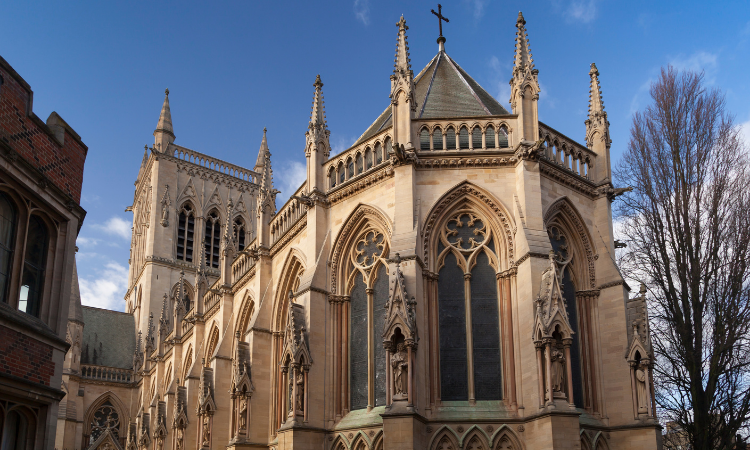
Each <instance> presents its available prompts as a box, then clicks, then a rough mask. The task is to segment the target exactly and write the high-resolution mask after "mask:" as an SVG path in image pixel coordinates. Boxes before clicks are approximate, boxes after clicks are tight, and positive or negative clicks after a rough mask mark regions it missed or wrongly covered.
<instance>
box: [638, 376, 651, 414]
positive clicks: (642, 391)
mask: <svg viewBox="0 0 750 450" xmlns="http://www.w3.org/2000/svg"><path fill="white" fill-rule="evenodd" d="M635 389H636V394H637V399H638V414H647V413H648V398H646V371H645V370H644V369H643V366H642V365H639V366H638V368H636V370H635Z"/></svg>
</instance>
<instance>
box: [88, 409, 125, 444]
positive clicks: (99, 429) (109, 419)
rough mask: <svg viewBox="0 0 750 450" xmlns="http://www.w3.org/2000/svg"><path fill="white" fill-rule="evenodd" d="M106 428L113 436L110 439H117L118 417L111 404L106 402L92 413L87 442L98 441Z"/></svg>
mask: <svg viewBox="0 0 750 450" xmlns="http://www.w3.org/2000/svg"><path fill="white" fill-rule="evenodd" d="M108 428H109V430H110V432H111V433H112V434H113V436H112V437H113V438H115V439H117V438H118V437H119V436H118V433H119V431H120V415H119V414H118V413H117V410H116V409H115V407H114V405H113V404H112V402H111V401H109V400H106V401H105V402H104V403H102V405H101V406H100V407H99V408H97V410H96V412H94V417H93V420H92V421H91V434H90V435H89V442H94V441H96V440H97V439H99V436H101V435H102V433H104V431H106V430H107V429H108Z"/></svg>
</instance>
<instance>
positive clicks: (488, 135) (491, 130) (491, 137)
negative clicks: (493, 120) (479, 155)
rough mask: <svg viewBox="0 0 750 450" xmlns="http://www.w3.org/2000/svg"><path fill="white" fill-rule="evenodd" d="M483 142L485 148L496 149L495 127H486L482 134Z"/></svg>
mask: <svg viewBox="0 0 750 450" xmlns="http://www.w3.org/2000/svg"><path fill="white" fill-rule="evenodd" d="M484 142H485V144H486V145H487V148H496V147H497V142H496V141H495V127H493V126H492V125H490V126H488V127H487V130H486V131H485V132H484Z"/></svg>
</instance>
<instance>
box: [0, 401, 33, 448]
mask: <svg viewBox="0 0 750 450" xmlns="http://www.w3.org/2000/svg"><path fill="white" fill-rule="evenodd" d="M3 422H4V423H3V425H2V426H3V429H2V433H0V436H2V449H3V450H6V449H8V450H26V449H27V448H34V431H35V430H34V429H32V427H31V426H30V424H29V419H28V417H27V416H26V414H23V413H22V412H20V411H18V409H14V410H11V411H10V412H8V413H7V415H6V416H5V420H4V421H3Z"/></svg>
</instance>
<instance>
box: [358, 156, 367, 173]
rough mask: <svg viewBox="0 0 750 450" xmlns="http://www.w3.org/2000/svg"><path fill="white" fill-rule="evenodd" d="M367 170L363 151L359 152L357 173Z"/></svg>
mask: <svg viewBox="0 0 750 450" xmlns="http://www.w3.org/2000/svg"><path fill="white" fill-rule="evenodd" d="M364 170H365V165H364V162H363V160H362V153H357V175H359V174H360V173H362V172H363V171H364Z"/></svg>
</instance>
